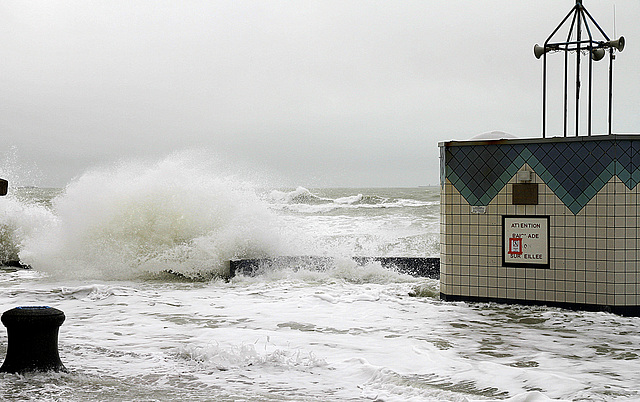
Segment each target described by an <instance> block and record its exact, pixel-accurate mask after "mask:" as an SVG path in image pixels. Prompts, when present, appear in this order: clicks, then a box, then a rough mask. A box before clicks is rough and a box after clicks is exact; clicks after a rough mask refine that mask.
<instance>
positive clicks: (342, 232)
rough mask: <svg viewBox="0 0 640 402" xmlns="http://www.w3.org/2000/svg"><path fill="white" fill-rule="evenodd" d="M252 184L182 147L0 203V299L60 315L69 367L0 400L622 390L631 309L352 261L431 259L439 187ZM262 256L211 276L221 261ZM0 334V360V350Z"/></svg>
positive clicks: (632, 389)
mask: <svg viewBox="0 0 640 402" xmlns="http://www.w3.org/2000/svg"><path fill="white" fill-rule="evenodd" d="M300 184H301V186H299V187H293V188H269V187H268V186H265V185H264V184H263V183H260V182H252V181H251V180H246V179H242V178H240V177H239V176H236V175H234V174H232V173H229V172H221V171H216V169H215V168H212V167H211V166H209V165H207V164H206V163H198V162H197V161H194V160H193V159H192V158H188V157H185V156H184V155H182V156H181V155H173V156H169V157H166V158H164V159H162V160H159V161H154V162H122V163H119V164H116V165H113V166H108V167H103V168H96V169H93V170H90V171H87V172H85V173H83V174H81V175H79V176H78V177H76V178H75V179H73V180H72V181H70V182H69V183H68V184H67V185H66V186H64V187H63V188H38V187H10V190H9V194H8V195H7V196H5V197H0V260H1V261H20V262H21V263H22V264H24V265H26V266H29V267H30V268H29V269H24V268H18V267H9V266H4V267H2V268H0V307H2V308H3V311H6V310H9V309H11V308H13V307H16V306H51V307H55V308H57V309H60V310H62V311H63V312H64V313H65V315H66V320H65V322H64V323H63V324H62V326H61V327H60V332H59V342H58V346H59V353H60V357H61V360H62V362H63V363H64V365H65V366H66V367H67V369H68V372H60V373H53V372H50V373H30V374H7V373H2V374H0V399H2V400H6V401H27V400H33V401H85V400H103V401H165V400H173V401H183V400H184V401H187V400H188V401H434V400H435V401H439V400H444V401H472V400H511V401H547V400H574V401H575V400H578V401H579V400H584V401H587V400H588V401H593V400H607V401H609V400H638V399H640V319H638V318H628V317H620V316H616V315H613V314H609V313H604V312H579V311H569V310H563V309H558V308H548V307H544V306H542V307H541V306H536V307H532V306H518V305H501V304H491V303H451V302H444V301H441V300H440V298H439V282H438V280H437V279H430V278H425V277H414V276H411V275H408V274H405V273H402V272H401V271H399V270H396V269H394V268H393V267H388V266H382V265H381V263H380V262H376V261H373V260H372V261H370V262H368V263H366V264H364V265H363V264H357V263H356V262H355V261H354V260H353V259H351V257H354V256H360V257H438V256H439V248H440V245H439V221H440V216H439V214H440V188H439V187H438V186H435V187H420V188H342V189H340V188H309V187H307V186H304V183H300ZM275 256H323V257H333V258H332V259H331V260H330V262H328V263H325V264H324V265H323V266H321V267H301V266H296V264H288V265H287V264H272V265H269V266H264V267H262V268H261V269H260V270H258V271H256V272H252V273H251V275H242V274H240V275H236V276H234V277H231V278H229V261H230V260H234V259H246V258H267V257H275ZM7 341H8V339H7V332H6V329H5V328H4V327H2V328H0V356H2V357H4V356H5V354H6V351H7Z"/></svg>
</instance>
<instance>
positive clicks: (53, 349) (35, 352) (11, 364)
mask: <svg viewBox="0 0 640 402" xmlns="http://www.w3.org/2000/svg"><path fill="white" fill-rule="evenodd" d="M64 319H65V317H64V313H63V312H62V311H60V310H58V309H55V308H53V307H48V306H25V307H16V308H12V309H11V310H7V311H5V312H4V314H2V323H3V324H4V326H5V327H7V334H8V339H9V340H8V346H7V356H6V357H5V359H4V363H3V364H2V367H0V372H5V373H25V372H29V371H67V369H66V368H65V367H64V365H63V364H62V362H61V361H60V355H59V354H58V329H59V328H60V325H62V323H63V322H64Z"/></svg>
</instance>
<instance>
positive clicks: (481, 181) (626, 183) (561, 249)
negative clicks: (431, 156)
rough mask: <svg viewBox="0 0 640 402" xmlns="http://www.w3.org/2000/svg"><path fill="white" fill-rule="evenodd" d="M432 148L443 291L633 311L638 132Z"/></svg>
mask: <svg viewBox="0 0 640 402" xmlns="http://www.w3.org/2000/svg"><path fill="white" fill-rule="evenodd" d="M439 146H440V155H441V157H440V158H441V159H440V164H441V187H442V192H441V208H442V209H441V268H440V270H441V276H440V280H441V284H440V291H441V297H442V298H443V299H445V300H469V301H474V300H475V301H499V302H516V303H537V304H547V305H555V306H566V307H572V308H582V309H590V310H605V311H613V312H617V313H621V314H629V315H640V295H639V290H640V268H639V267H638V265H639V261H640V251H638V246H639V245H640V244H639V241H638V235H639V234H640V233H639V230H638V224H639V223H640V219H638V217H639V215H640V208H639V203H638V200H639V198H640V195H639V193H638V183H639V182H640V136H632V135H626V136H623V135H603V136H588V137H587V136H585V137H571V138H567V137H559V138H558V137H556V138H547V139H501V140H488V141H450V142H443V143H440V144H439Z"/></svg>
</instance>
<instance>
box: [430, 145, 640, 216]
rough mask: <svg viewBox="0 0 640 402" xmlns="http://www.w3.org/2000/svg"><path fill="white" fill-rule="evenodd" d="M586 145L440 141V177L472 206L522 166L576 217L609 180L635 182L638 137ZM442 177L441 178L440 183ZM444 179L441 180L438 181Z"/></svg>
mask: <svg viewBox="0 0 640 402" xmlns="http://www.w3.org/2000/svg"><path fill="white" fill-rule="evenodd" d="M614 137H615V136H606V137H605V138H602V139H593V137H591V138H590V139H589V140H585V141H576V140H573V141H560V140H557V139H556V140H554V141H540V142H524V143H523V142H516V143H509V142H508V141H501V142H500V143H492V142H487V143H480V144H478V143H472V144H468V145H466V144H464V143H460V142H458V143H456V144H455V145H451V143H445V144H444V145H443V146H442V147H443V149H441V161H440V163H441V164H444V165H443V166H441V175H443V176H444V177H445V178H447V179H449V181H450V182H451V183H452V184H453V185H454V187H455V188H456V189H457V190H458V191H459V192H460V194H462V196H463V197H464V198H465V199H466V200H467V202H468V203H469V204H471V205H488V204H489V203H490V202H491V200H493V198H494V197H495V196H496V195H497V194H498V193H499V192H500V191H501V190H502V189H503V188H504V186H505V185H506V184H507V183H508V182H509V180H511V178H512V177H513V176H514V175H515V174H516V172H517V171H518V170H519V169H520V168H522V166H523V165H524V164H525V163H526V164H528V165H529V166H530V167H531V168H532V169H533V170H534V171H535V173H536V174H537V175H538V176H539V177H540V178H541V179H542V180H543V181H544V182H545V183H546V184H547V186H549V188H550V189H551V190H552V191H553V192H554V193H555V194H556V196H557V197H558V198H559V199H560V200H562V202H563V203H564V204H565V205H566V206H567V207H568V208H569V209H570V210H571V212H573V213H574V214H577V213H578V212H580V211H581V210H582V208H584V206H585V205H586V204H587V203H588V202H589V201H590V200H591V199H592V198H593V197H594V196H595V195H596V194H597V193H598V192H599V191H600V190H601V189H602V187H604V185H605V184H606V183H607V182H608V181H609V180H610V179H611V178H612V177H613V176H617V177H618V178H619V179H620V181H622V182H623V183H624V184H625V186H627V188H629V189H630V190H631V189H633V188H635V186H636V185H638V183H639V182H640V137H639V139H638V140H634V139H618V138H614ZM442 178H443V177H441V179H442ZM443 181H444V180H443Z"/></svg>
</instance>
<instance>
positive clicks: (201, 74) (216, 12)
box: [0, 0, 640, 187]
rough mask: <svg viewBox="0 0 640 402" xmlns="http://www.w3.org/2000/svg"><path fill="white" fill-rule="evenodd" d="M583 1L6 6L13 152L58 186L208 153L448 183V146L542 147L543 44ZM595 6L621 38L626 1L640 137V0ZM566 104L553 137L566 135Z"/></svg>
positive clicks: (629, 80)
mask: <svg viewBox="0 0 640 402" xmlns="http://www.w3.org/2000/svg"><path fill="white" fill-rule="evenodd" d="M574 4H575V1H573V0H536V1H533V0H532V1H513V0H484V1H470V0H446V1H445V0H438V1H436V0H421V1H407V0H402V1H400V0H396V1H390V0H386V1H349V0H340V1H331V0H322V1H307V0H291V1H275V0H262V1H242V0H232V1H218V0H208V1H192V0H181V1H178V0H175V1H157V0H154V1H151V0H149V1H140V0H127V1H125V0H122V1H92V0H78V1H69V0H58V1H51V0H47V1H24V0H15V1H14V0H2V2H0V35H1V38H0V132H1V133H2V136H1V138H2V144H1V146H2V148H4V150H3V151H4V152H5V153H7V154H9V153H10V151H8V149H9V147H14V148H13V149H14V150H15V151H11V152H14V153H15V155H17V157H18V158H19V160H20V163H21V164H22V165H23V166H28V167H31V166H35V168H34V169H36V170H39V171H40V174H39V175H37V176H38V179H37V182H36V183H23V184H37V185H41V186H63V185H65V184H66V183H67V182H68V181H69V180H70V179H71V178H73V177H74V176H77V175H79V174H81V173H82V172H83V171H84V170H86V169H87V168H90V167H93V166H96V165H104V164H109V163H112V162H114V161H118V160H122V159H130V158H140V157H143V158H148V157H152V158H162V157H163V156H164V155H168V154H170V153H172V152H173V151H176V150H182V149H193V148H198V149H201V148H205V149H208V150H210V152H211V153H212V154H214V155H222V156H229V155H230V156H232V157H233V159H235V160H237V161H238V163H239V164H241V165H243V166H251V167H253V168H254V169H256V170H264V171H265V172H269V174H270V175H273V176H275V177H278V180H276V181H279V183H280V184H282V185H288V186H297V185H301V186H306V187H313V186H351V187H358V186H363V187H364V186H417V185H426V184H436V183H437V182H438V163H439V161H438V142H439V141H444V140H450V139H467V138H471V137H473V136H475V135H477V134H480V133H483V132H487V131H493V130H500V131H505V132H508V133H511V134H513V135H516V136H519V137H536V136H540V133H541V108H542V89H541V88H542V79H541V77H542V62H541V60H536V59H535V57H534V56H533V51H532V48H533V45H534V44H535V43H543V42H544V40H545V39H546V38H547V36H548V35H549V34H550V33H551V32H552V31H553V29H554V28H555V27H556V25H558V23H559V22H560V21H561V20H562V18H563V17H564V16H565V15H566V14H567V13H568V12H569V11H570V10H571V8H572V7H573V6H574ZM584 5H585V6H586V7H587V9H588V10H589V11H590V13H591V14H592V15H593V16H594V18H595V19H596V20H597V21H598V22H599V23H600V25H601V26H602V28H603V29H604V30H605V31H606V32H607V34H608V35H609V36H610V37H614V31H613V26H614V23H613V21H614V5H615V10H616V18H615V21H616V32H615V35H617V36H620V35H624V36H625V38H626V40H627V47H626V48H625V50H624V51H623V52H622V53H618V54H617V59H616V62H615V69H614V96H615V110H614V112H615V116H614V126H613V131H614V132H617V133H627V132H628V133H640V113H639V107H640V81H639V79H638V73H639V67H640V24H639V23H638V21H640V2H639V1H638V0H616V1H603V0H598V1H595V0H593V1H589V0H585V1H584ZM562 32H566V31H562ZM565 35H566V33H565ZM552 59H554V60H563V58H562V56H561V55H559V54H558V55H550V57H549V60H552ZM584 60H586V59H584ZM585 64H586V63H585ZM607 65H608V63H607V62H606V59H605V61H602V62H600V63H598V64H596V65H595V67H594V68H596V69H597V71H603V72H604V73H603V74H604V76H603V77H605V78H602V77H600V76H598V75H597V76H596V77H595V78H596V80H595V81H594V85H596V86H597V88H596V97H597V101H596V102H594V123H593V124H594V133H604V132H606V103H603V102H601V101H600V100H601V99H604V98H605V96H604V93H605V91H606V70H607ZM551 67H552V68H553V69H552V70H550V72H549V74H550V75H554V77H555V76H558V77H561V74H562V71H561V69H562V66H561V64H557V65H551ZM598 74H602V73H598ZM550 85H553V86H554V87H559V86H561V78H560V81H558V82H555V81H553V79H551V82H550ZM583 88H585V89H586V85H585V84H583ZM582 97H583V98H584V99H586V91H585V92H583V95H582ZM553 102H555V101H550V106H549V107H550V112H549V113H550V114H552V113H555V114H557V115H558V116H557V118H556V117H551V116H550V126H549V127H548V130H549V131H550V132H557V133H561V130H562V127H561V125H560V123H559V122H560V118H561V115H560V114H559V113H561V111H560V109H559V106H560V103H558V104H557V105H555V104H554V103H553ZM551 125H553V127H552V126H551ZM10 157H11V156H6V155H5V160H6V159H7V158H9V159H10ZM234 163H235V162H234ZM6 165H7V164H6V162H5V169H6Z"/></svg>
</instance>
